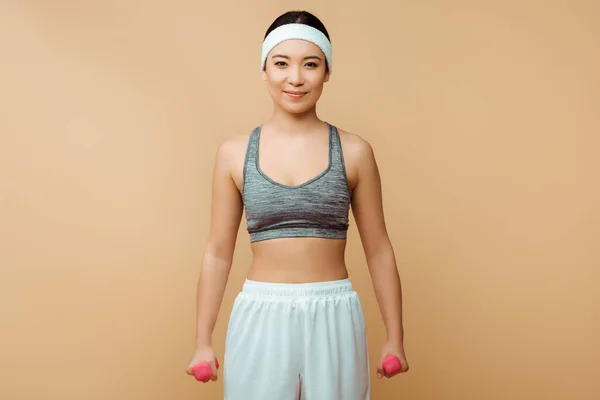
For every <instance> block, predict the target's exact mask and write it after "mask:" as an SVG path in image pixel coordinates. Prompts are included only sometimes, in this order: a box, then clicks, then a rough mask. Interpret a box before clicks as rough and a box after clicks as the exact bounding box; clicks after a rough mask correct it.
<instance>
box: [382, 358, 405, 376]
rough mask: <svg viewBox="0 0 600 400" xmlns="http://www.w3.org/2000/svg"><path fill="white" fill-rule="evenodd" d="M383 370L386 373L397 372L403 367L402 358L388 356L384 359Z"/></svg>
mask: <svg viewBox="0 0 600 400" xmlns="http://www.w3.org/2000/svg"><path fill="white" fill-rule="evenodd" d="M382 364H383V370H384V371H385V373H386V374H388V375H392V374H395V373H396V372H398V371H400V368H402V364H401V363H400V359H398V357H396V356H387V357H386V358H384V359H383V363H382Z"/></svg>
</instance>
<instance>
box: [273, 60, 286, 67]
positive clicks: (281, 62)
mask: <svg viewBox="0 0 600 400" xmlns="http://www.w3.org/2000/svg"><path fill="white" fill-rule="evenodd" d="M275 65H277V66H278V67H283V66H285V65H286V62H285V61H276V62H275Z"/></svg>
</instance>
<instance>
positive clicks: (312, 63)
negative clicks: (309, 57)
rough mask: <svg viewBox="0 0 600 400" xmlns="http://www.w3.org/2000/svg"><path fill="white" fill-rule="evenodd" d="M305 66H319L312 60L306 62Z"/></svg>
mask: <svg viewBox="0 0 600 400" xmlns="http://www.w3.org/2000/svg"><path fill="white" fill-rule="evenodd" d="M306 66H307V67H310V68H317V67H318V66H319V64H317V63H314V62H307V63H306Z"/></svg>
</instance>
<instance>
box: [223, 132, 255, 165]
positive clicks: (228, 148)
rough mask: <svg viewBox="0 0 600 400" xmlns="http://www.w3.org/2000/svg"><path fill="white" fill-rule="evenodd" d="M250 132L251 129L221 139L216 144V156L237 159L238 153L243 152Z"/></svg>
mask: <svg viewBox="0 0 600 400" xmlns="http://www.w3.org/2000/svg"><path fill="white" fill-rule="evenodd" d="M251 134H252V131H248V132H245V133H238V134H233V135H231V136H228V137H226V138H224V139H222V140H221V142H220V143H219V145H218V146H217V157H222V158H227V159H237V158H239V157H238V156H239V155H240V154H245V153H246V148H247V147H248V141H249V139H250V135H251Z"/></svg>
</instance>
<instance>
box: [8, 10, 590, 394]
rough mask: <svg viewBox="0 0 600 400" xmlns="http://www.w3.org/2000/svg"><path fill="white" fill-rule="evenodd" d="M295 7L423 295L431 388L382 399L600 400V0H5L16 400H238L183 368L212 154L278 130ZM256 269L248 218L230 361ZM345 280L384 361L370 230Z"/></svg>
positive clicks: (413, 287) (395, 385)
mask: <svg viewBox="0 0 600 400" xmlns="http://www.w3.org/2000/svg"><path fill="white" fill-rule="evenodd" d="M482 3H485V5H483V4H482ZM298 7H300V8H305V9H308V10H311V11H313V12H315V13H316V14H317V15H318V16H319V17H321V18H322V19H323V21H324V22H325V24H326V26H327V27H328V29H329V30H330V33H331V36H332V40H333V45H334V54H335V65H336V67H335V73H334V75H333V76H332V80H331V81H330V82H329V83H328V84H327V85H326V89H325V92H324V94H323V97H322V100H321V102H320V106H319V113H320V116H321V117H322V118H324V119H326V120H327V121H330V122H332V123H335V124H337V125H338V126H340V127H341V128H343V129H346V130H349V131H351V132H356V133H359V134H361V135H362V136H363V137H364V138H366V139H367V140H369V141H370V142H371V143H372V145H373V147H374V148H375V151H376V156H377V159H378V162H379V164H380V169H381V174H382V179H383V184H384V199H385V208H386V217H387V222H388V227H389V232H390V235H391V238H392V240H393V243H394V245H395V249H396V252H397V258H398V262H399V268H400V272H401V276H402V279H403V284H404V296H405V310H404V311H405V329H406V351H407V355H408V357H409V361H410V363H411V371H410V372H409V373H408V374H406V375H403V376H400V377H397V378H395V379H393V380H386V381H376V380H373V389H372V392H373V399H377V400H380V399H382V400H387V399H434V400H437V399H441V400H446V399H457V400H471V399H472V400H482V399H485V400H494V399H502V400H505V399H524V400H525V399H544V400H549V399H565V400H567V399H568V400H592V399H598V398H600V367H599V365H600V351H599V350H598V338H599V337H600V313H599V308H598V305H599V304H600V299H599V295H598V279H599V278H600V273H599V267H600V249H599V248H600V246H598V244H599V237H600V191H599V182H600V176H599V175H600V173H599V172H600V161H599V160H598V158H597V155H598V151H599V149H600V139H599V134H600V95H599V93H600V80H599V78H598V71H600V56H599V54H600V53H599V51H598V49H599V48H600V25H599V23H598V21H599V19H598V18H599V15H600V5H599V3H598V2H596V1H592V0H589V1H583V0H580V1H569V2H567V1H562V2H559V1H543V2H542V1H532V0H529V1H512V2H506V1H488V2H476V1H471V2H468V1H441V0H437V1H436V0H426V1H422V0H421V1H412V2H408V1H391V0H390V1H388V2H384V1H375V2H373V1H370V2H360V3H359V2H356V3H352V4H350V3H349V2H348V1H341V0H339V1H338V0H336V1H331V0H328V1H326V2H324V1H317V0H315V1H300V2H297V1H294V2H293V1H260V2H258V1H243V0H237V1H235V2H224V3H220V2H211V3H208V2H201V1H183V0H171V1H152V2H149V1H142V0H128V1H117V0H88V1H75V0H71V1H52V2H49V1H41V0H38V1H33V0H29V1H27V0H19V1H17V0H13V1H3V2H2V3H1V5H0V54H1V55H0V59H1V61H0V72H1V74H0V85H1V90H0V99H1V104H0V124H1V125H0V129H1V131H0V266H1V280H0V324H1V326H0V358H1V360H2V362H1V363H0V369H1V371H0V398H1V399H3V400H4V399H6V400H17V399H18V400H21V399H27V400H29V399H56V400H59V399H60V400H70V399H86V400H100V399H101V400H108V399H111V400H121V399H146V400H159V399H160V400H167V399H168V400H171V399H179V400H183V399H219V398H222V387H221V383H222V381H219V382H218V383H216V384H211V385H202V384H199V383H196V382H195V381H194V380H193V378H190V377H189V376H187V375H185V373H184V369H185V367H186V365H187V362H188V359H189V356H190V354H191V351H192V344H193V335H194V323H195V321H194V312H195V304H194V298H195V284H196V278H197V276H198V269H199V263H200V259H201V256H202V249H203V245H204V240H205V238H206V235H207V228H208V218H209V206H210V204H209V198H210V193H209V189H210V175H211V172H212V171H211V169H212V162H213V156H214V152H215V150H216V146H217V144H218V143H219V142H220V141H221V140H223V139H225V138H226V137H229V136H231V135H235V134H238V133H242V132H247V131H248V130H249V129H251V128H253V127H254V126H255V125H257V124H259V123H260V122H261V121H263V120H264V119H265V118H267V117H268V116H269V114H270V112H271V102H270V98H269V95H268V93H267V91H266V89H265V88H264V87H263V82H262V81H261V79H260V75H259V61H260V42H261V39H262V36H263V34H264V31H265V30H266V28H267V27H268V25H269V24H270V23H271V21H272V20H273V19H274V18H275V17H276V16H277V15H279V14H280V13H282V12H284V11H287V10H288V9H294V8H298ZM250 257H251V254H250V247H249V244H248V237H247V234H246V231H245V221H243V223H242V226H241V229H240V239H239V244H238V249H237V251H236V258H235V262H234V266H233V269H232V275H231V280H230V283H229V285H228V287H227V292H226V296H225V299H224V302H223V307H222V311H221V314H220V317H219V320H218V324H217V327H216V332H215V335H214V345H215V349H216V351H217V353H218V354H219V357H221V358H222V355H223V350H224V338H225V337H224V334H225V329H226V324H227V320H228V316H229V311H230V308H231V305H232V301H233V298H234V296H235V294H236V293H237V291H238V290H239V289H240V287H241V283H242V281H243V279H244V274H245V272H246V270H247V266H248V264H249V261H250ZM348 263H349V268H350V272H351V277H352V279H353V281H354V283H355V286H356V288H357V290H358V292H359V293H360V295H361V297H362V300H363V303H364V307H365V312H366V315H367V323H368V327H367V329H368V334H369V345H370V348H371V360H372V362H375V361H376V359H377V357H378V356H379V346H381V344H382V343H383V339H384V336H383V334H384V331H383V325H382V321H381V317H380V315H379V312H378V310H377V305H376V303H375V298H374V295H373V292H372V288H371V282H370V280H369V275H368V272H367V269H366V265H365V262H364V257H363V254H362V249H361V247H360V243H359V240H358V236H357V232H356V229H355V226H354V224H353V225H352V228H351V231H350V238H349V248H348ZM313 400H327V399H313Z"/></svg>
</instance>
